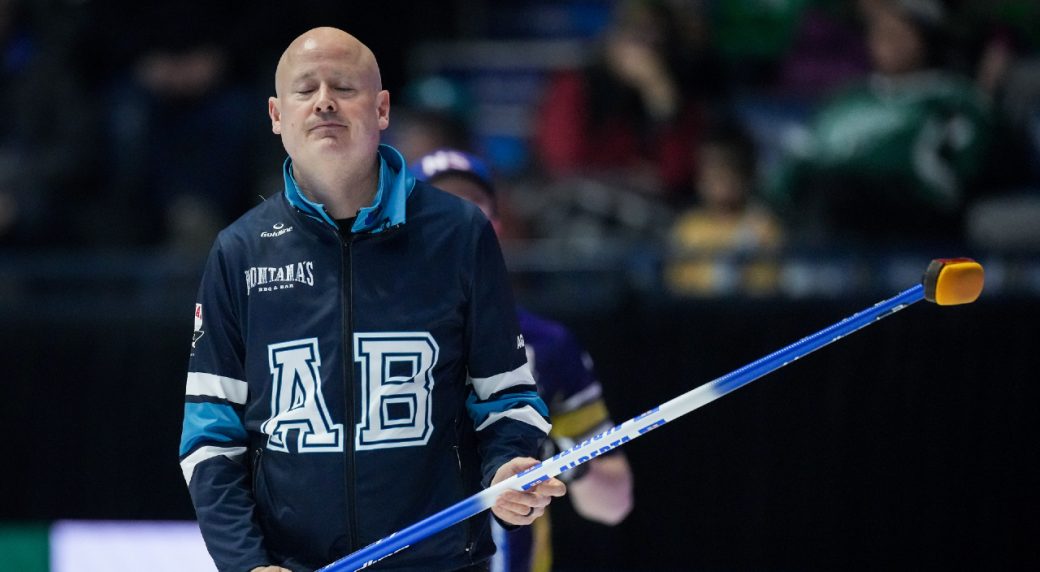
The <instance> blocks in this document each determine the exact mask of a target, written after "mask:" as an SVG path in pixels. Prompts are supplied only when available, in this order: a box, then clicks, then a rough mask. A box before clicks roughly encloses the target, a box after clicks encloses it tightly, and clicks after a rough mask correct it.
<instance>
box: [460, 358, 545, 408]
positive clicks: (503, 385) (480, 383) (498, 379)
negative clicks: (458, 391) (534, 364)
mask: <svg viewBox="0 0 1040 572" xmlns="http://www.w3.org/2000/svg"><path fill="white" fill-rule="evenodd" d="M466 381H467V383H470V384H472V385H473V389H474V390H476V392H477V397H479V398H480V399H482V400H484V399H488V398H490V397H491V396H492V395H494V394H496V393H498V392H499V391H502V390H503V389H509V388H510V387H514V386H517V385H530V386H531V391H537V389H536V388H535V387H534V377H533V376H531V366H530V365H529V364H526V363H525V364H524V365H522V366H520V367H518V368H516V369H514V370H513V371H507V372H505V373H500V374H498V375H493V376H491V377H471V378H469V379H468V380H466Z"/></svg>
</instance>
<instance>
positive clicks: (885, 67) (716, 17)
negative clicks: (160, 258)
mask: <svg viewBox="0 0 1040 572" xmlns="http://www.w3.org/2000/svg"><path fill="white" fill-rule="evenodd" d="M338 4H347V3H318V2H303V3H297V4H295V5H294V6H296V8H295V9H292V10H285V11H276V12H269V11H264V10H252V9H251V10H249V11H248V13H244V11H242V10H240V9H239V8H237V7H236V6H235V5H234V4H233V3H212V2H209V3H200V2H193V1H189V0H184V1H179V2H171V1H159V2H149V3H138V4H122V3H117V4H106V3H102V2H92V1H89V0H88V1H77V2H73V1H71V0H37V1H30V0H0V50H2V60H0V85H2V89H0V98H3V109H5V110H7V111H8V114H7V119H6V120H5V121H3V122H2V123H0V249H22V250H25V249H38V248H92V247H106V248H107V247H155V246H160V247H163V248H171V249H175V250H181V251H186V252H196V251H205V250H206V249H207V248H208V245H209V244H210V242H211V240H212V238H213V236H214V234H215V233H216V231H217V230H219V228H221V227H222V226H224V225H226V224H227V223H228V222H230V221H231V220H233V219H234V218H235V217H237V216H238V215H239V214H241V213H242V212H244V211H245V210H247V209H248V208H249V207H250V206H252V205H254V204H256V203H257V201H259V200H263V197H267V196H270V195H271V194H273V193H274V192H276V191H278V190H279V182H280V179H279V174H280V171H279V169H280V161H281V158H282V150H281V148H280V145H279V142H278V140H277V138H276V137H275V136H273V135H272V134H271V133H270V128H269V123H268V120H267V118H266V116H265V109H266V98H267V97H268V96H269V95H271V90H272V87H271V77H272V75H273V74H272V71H273V67H274V63H275V62H276V60H277V57H278V55H279V53H280V49H281V48H280V47H281V46H284V45H286V44H287V42H288V40H289V39H291V38H292V37H294V36H295V35H296V34H297V33H299V32H300V31H302V30H303V29H306V28H307V27H310V26H312V25H317V24H320V23H326V24H330V25H336V26H340V27H343V28H344V29H347V30H351V31H353V29H352V24H353V23H355V22H356V20H351V19H350V17H349V14H348V9H346V8H340V10H341V11H342V12H343V13H342V14H339V13H337V12H336V8H331V7H330V6H334V5H338ZM506 4H509V3H506ZM542 4H544V3H542ZM557 4H560V5H566V4H567V2H565V1H561V2H558V3H557ZM584 4H589V3H588V2H585V3H584ZM593 4H595V3H593ZM601 4H602V12H603V13H605V14H607V17H605V18H603V24H602V25H601V26H598V27H597V29H595V30H594V31H592V32H589V33H587V37H585V38H582V40H583V43H584V45H585V46H587V52H586V54H587V57H584V58H583V59H582V63H581V64H580V65H574V66H569V67H566V68H563V69H561V68H559V67H556V68H553V69H546V70H543V72H542V73H541V74H540V83H539V85H540V90H539V94H538V97H537V100H536V101H534V102H533V103H532V106H531V107H532V109H531V113H530V116H529V117H530V121H529V125H528V126H527V128H528V135H527V136H525V137H524V138H523V141H522V143H523V145H525V146H526V149H527V153H526V155H525V156H526V157H528V159H527V160H526V161H525V162H524V163H523V164H522V165H521V168H519V169H515V168H514V169H510V170H509V172H508V173H501V178H502V179H503V181H502V188H503V189H505V191H504V192H503V199H502V200H503V203H504V205H503V206H504V208H503V210H504V212H505V216H504V218H505V219H506V223H507V224H506V227H507V229H508V230H507V233H508V235H507V238H511V239H515V240H519V241H522V240H526V239H538V238H553V237H561V236H563V237H566V236H572V237H574V236H577V237H583V238H586V239H587V238H589V237H593V238H596V237H602V238H609V237H614V238H617V237H624V238H631V239H633V240H644V241H650V242H655V243H657V244H660V245H661V246H662V248H664V249H666V251H667V252H669V253H670V257H671V258H670V260H671V261H672V262H671V263H670V264H669V266H668V268H667V280H668V282H669V283H670V284H671V285H672V287H673V288H674V289H676V290H677V291H705V290H707V291H710V290H711V289H713V288H718V287H719V285H720V284H721V283H722V282H724V279H723V278H722V277H720V276H718V275H717V266H713V265H705V264H704V262H703V258H704V257H712V258H717V257H718V256H720V255H732V256H736V257H741V256H758V255H761V254H769V253H773V252H778V251H780V250H782V249H790V248H808V249H819V248H824V249H829V248H844V247H850V248H865V249H870V248H874V247H877V246H884V247H891V246H898V245H904V244H915V245H917V244H942V245H970V246H973V247H978V248H983V249H1006V250H1015V251H1027V252H1028V251H1032V252H1036V251H1040V3H1038V2H1036V1H1035V0H992V1H990V2H972V1H968V0H945V1H944V0H779V1H770V2H765V1H763V0H618V1H616V2H606V1H604V2H602V3H601ZM460 6H462V8H460V7H459V6H456V7H455V10H456V12H453V16H454V18H455V19H456V20H458V21H460V22H461V23H457V24H455V25H454V26H451V25H448V26H442V28H443V30H444V33H445V35H446V36H450V35H451V34H452V33H456V32H457V33H459V34H460V35H464V36H465V37H466V39H470V40H472V39H481V40H490V41H494V40H495V39H496V38H494V37H492V35H491V32H490V31H488V30H485V29H482V28H481V21H480V20H479V19H476V20H473V19H472V18H469V17H470V16H472V14H467V13H462V12H461V10H463V9H473V8H476V7H482V10H483V11H484V12H488V11H494V10H496V9H497V8H496V7H497V6H498V4H496V3H491V2H487V3H479V2H477V3H472V2H471V3H460ZM308 8H313V9H311V10H309V9H308ZM514 8H515V6H514ZM203 15H204V16H203ZM467 18H469V19H467ZM486 20H487V19H486V18H485V19H484V21H486ZM409 21H411V22H415V21H416V18H412V19H411V20H409ZM373 27H374V28H375V27H378V25H377V24H374V23H373ZM372 33H373V34H374V35H382V36H386V31H385V30H383V31H378V30H377V31H375V32H372ZM363 39H365V40H369V38H365V37H363ZM441 39H443V40H451V39H452V38H451V37H444V38H441ZM392 40H393V38H392V37H390V38H388V39H387V40H386V42H390V41H392ZM370 43H371V42H370ZM397 45H400V49H402V50H406V51H407V50H417V49H421V45H420V44H414V43H409V42H407V41H404V40H398V41H397ZM373 47H374V48H375V51H376V53H377V56H378V57H380V59H381V62H382V63H383V66H384V79H386V78H387V77H388V73H387V69H386V66H387V61H388V60H389V61H391V62H392V61H393V60H392V59H390V58H384V57H383V56H384V54H382V53H381V52H380V49H379V47H380V46H379V45H378V43H377V45H374V46H373ZM393 73H394V72H393V71H391V72H390V74H389V76H390V77H391V78H394V77H395V76H394V75H393ZM456 79H457V78H452V77H437V76H420V75H418V74H417V75H416V76H415V77H407V76H406V77H402V78H401V79H400V81H399V82H397V81H393V82H392V83H394V84H392V85H388V86H387V87H389V88H390V89H391V95H392V102H393V105H394V107H393V113H392V119H391V128H390V131H389V132H388V134H387V135H388V140H389V141H390V142H392V143H393V144H394V145H396V146H398V148H399V149H401V150H402V152H403V153H404V154H405V156H406V158H408V159H410V160H412V159H415V158H417V157H418V156H420V155H422V154H424V153H426V152H428V151H430V150H432V149H435V148H438V147H456V148H463V149H468V150H471V151H475V152H477V153H486V152H487V151H488V149H487V148H486V145H485V143H486V142H483V141H482V140H481V139H480V137H479V136H478V135H479V133H477V132H478V131H479V129H477V126H476V125H475V120H474V118H473V113H472V110H473V108H474V107H475V106H476V105H478V104H479V99H480V98H481V97H482V95H481V94H480V93H475V92H473V91H472V90H467V89H466V86H465V85H463V84H462V83H461V82H459V81H456ZM491 158H492V160H494V157H493V156H492V157H491ZM492 162H493V161H492ZM511 204H512V207H511V206H510V205H511ZM742 272H744V273H745V275H744V276H741V277H738V279H740V280H743V281H745V282H746V283H747V284H749V285H751V287H754V285H755V284H763V285H768V284H769V282H770V276H771V273H772V272H773V269H771V268H770V267H769V265H768V264H756V265H749V266H747V267H744V268H743V269H742ZM727 279H730V280H732V279H733V277H729V278H727Z"/></svg>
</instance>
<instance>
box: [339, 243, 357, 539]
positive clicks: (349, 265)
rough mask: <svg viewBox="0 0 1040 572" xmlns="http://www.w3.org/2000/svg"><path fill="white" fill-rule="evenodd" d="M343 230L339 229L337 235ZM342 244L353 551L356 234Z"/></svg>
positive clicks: (347, 484) (348, 491) (347, 480)
mask: <svg viewBox="0 0 1040 572" xmlns="http://www.w3.org/2000/svg"><path fill="white" fill-rule="evenodd" d="M338 234H339V233H338V232H337V235H338ZM339 240H340V244H342V251H341V257H340V258H341V260H342V265H343V268H342V271H343V280H344V282H343V288H342V289H341V290H340V306H341V307H342V308H343V329H344V332H343V380H344V383H345V387H344V388H343V404H344V411H343V414H344V416H345V420H346V427H345V428H344V429H345V430H344V434H345V435H344V440H345V441H346V443H344V447H343V450H344V451H345V456H346V459H345V460H346V463H347V471H346V473H347V474H346V476H345V483H344V486H345V488H346V491H345V493H346V499H347V503H348V504H347V519H348V521H349V523H350V550H351V552H353V551H355V550H357V549H358V548H359V544H360V542H359V541H358V531H357V529H358V522H357V487H356V484H357V482H356V481H357V475H356V471H355V467H354V461H355V459H354V431H355V423H354V373H353V372H354V307H353V302H354V300H353V298H354V296H353V293H354V279H353V278H354V264H353V260H352V255H351V248H350V247H351V245H352V244H353V243H354V234H350V236H349V237H346V238H343V237H342V236H340V237H339Z"/></svg>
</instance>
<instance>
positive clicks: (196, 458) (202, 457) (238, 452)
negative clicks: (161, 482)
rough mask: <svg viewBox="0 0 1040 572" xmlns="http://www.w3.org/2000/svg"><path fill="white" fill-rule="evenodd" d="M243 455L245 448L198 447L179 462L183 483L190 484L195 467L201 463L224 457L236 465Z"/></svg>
mask: <svg viewBox="0 0 1040 572" xmlns="http://www.w3.org/2000/svg"><path fill="white" fill-rule="evenodd" d="M245 454H246V448H245V447H214V446H212V445H208V446H206V447H199V448H198V449H196V450H195V451H194V452H193V453H192V454H190V455H188V456H187V457H185V458H184V460H183V461H181V471H182V472H183V473H184V482H185V483H187V484H189V485H190V484H191V476H192V474H194V473H195V466H196V465H198V464H199V463H201V462H203V461H206V460H209V459H212V458H214V457H219V456H221V455H224V456H225V457H227V458H228V459H231V460H232V461H235V462H236V463H241V462H242V460H243V458H244V457H245Z"/></svg>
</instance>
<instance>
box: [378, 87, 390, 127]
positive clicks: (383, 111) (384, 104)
mask: <svg viewBox="0 0 1040 572" xmlns="http://www.w3.org/2000/svg"><path fill="white" fill-rule="evenodd" d="M376 101H377V103H378V105H379V107H378V109H377V112H378V113H379V129H380V131H381V130H383V129H386V128H387V127H390V92H389V91H387V90H385V89H384V90H382V91H380V92H379V93H377V94H376Z"/></svg>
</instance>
